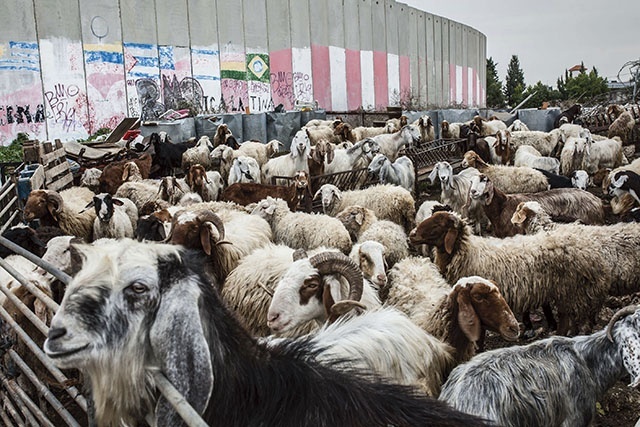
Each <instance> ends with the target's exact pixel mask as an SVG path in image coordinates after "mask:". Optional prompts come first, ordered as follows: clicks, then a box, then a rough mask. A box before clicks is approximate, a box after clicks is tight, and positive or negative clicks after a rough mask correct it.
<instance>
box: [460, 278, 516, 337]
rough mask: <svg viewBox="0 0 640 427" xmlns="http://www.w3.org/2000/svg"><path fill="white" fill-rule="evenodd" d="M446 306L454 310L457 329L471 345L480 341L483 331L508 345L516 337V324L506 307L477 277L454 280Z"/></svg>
mask: <svg viewBox="0 0 640 427" xmlns="http://www.w3.org/2000/svg"><path fill="white" fill-rule="evenodd" d="M449 303H450V304H452V305H453V307H454V315H457V321H458V325H459V327H460V329H462V332H464V334H465V336H466V337H467V338H468V339H469V340H470V341H471V342H473V343H477V342H478V341H480V340H481V339H482V335H483V333H484V329H485V328H486V329H488V330H490V331H493V332H497V333H499V334H500V335H501V336H502V337H503V338H504V339H506V340H508V341H515V340H517V339H518V337H519V336H520V327H519V326H518V321H517V320H516V318H515V316H514V315H513V312H512V311H511V308H510V307H509V304H507V302H506V301H505V299H504V297H503V296H502V294H501V293H500V290H499V289H498V287H497V286H496V284H495V283H494V282H492V281H490V280H487V279H484V278H482V277H479V276H472V277H465V278H462V279H460V280H458V282H457V283H456V284H455V285H454V286H453V288H452V289H451V293H450V294H449ZM455 307H457V310H456V309H455Z"/></svg>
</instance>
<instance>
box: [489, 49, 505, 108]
mask: <svg viewBox="0 0 640 427" xmlns="http://www.w3.org/2000/svg"><path fill="white" fill-rule="evenodd" d="M497 65H498V64H496V63H495V62H493V58H489V59H487V107H490V108H502V107H504V95H503V94H502V82H501V81H500V78H499V77H498V71H497V70H496V67H497Z"/></svg>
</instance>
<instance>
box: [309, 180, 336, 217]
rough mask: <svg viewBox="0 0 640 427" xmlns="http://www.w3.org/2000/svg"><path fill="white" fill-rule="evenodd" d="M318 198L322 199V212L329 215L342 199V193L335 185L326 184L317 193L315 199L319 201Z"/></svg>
mask: <svg viewBox="0 0 640 427" xmlns="http://www.w3.org/2000/svg"><path fill="white" fill-rule="evenodd" d="M318 196H320V197H321V201H322V210H323V211H324V213H325V214H327V213H328V212H331V211H332V210H333V207H334V205H335V204H336V203H337V201H338V200H340V199H341V198H342V192H341V191H340V189H339V188H338V187H336V186H335V185H333V184H324V185H323V186H322V187H320V189H319V190H318V191H316V194H314V196H313V199H314V200H315V199H317V198H318Z"/></svg>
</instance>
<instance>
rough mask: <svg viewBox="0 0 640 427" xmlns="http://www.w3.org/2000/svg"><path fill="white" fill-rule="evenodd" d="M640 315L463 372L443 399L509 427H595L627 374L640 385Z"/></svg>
mask: <svg viewBox="0 0 640 427" xmlns="http://www.w3.org/2000/svg"><path fill="white" fill-rule="evenodd" d="M639 349H640V307H639V306H634V307H626V308H624V309H622V310H620V311H618V312H617V313H616V314H615V315H614V316H613V318H612V319H611V321H610V322H609V326H608V327H607V329H606V330H601V331H599V332H596V333H594V334H592V335H583V336H577V337H573V338H566V337H558V336H556V337H552V338H547V339H544V340H540V341H537V342H534V343H532V344H529V345H526V346H513V347H508V348H501V349H498V350H493V351H488V352H486V353H482V354H479V355H478V356H476V357H474V358H473V359H471V361H469V362H468V363H465V364H463V365H459V366H458V367H457V368H455V369H454V370H453V371H452V373H451V375H450V376H449V379H448V380H447V382H446V383H445V384H444V386H443V387H442V393H441V394H440V399H441V400H444V401H445V402H447V403H449V404H451V405H453V406H454V407H455V408H457V409H460V410H461V411H464V412H468V413H470V414H476V415H479V416H482V417H486V418H488V419H490V420H492V421H494V422H496V423H497V424H498V425H505V426H507V425H508V426H514V427H517V426H587V425H590V423H591V420H593V418H594V416H595V412H596V402H597V401H598V400H599V399H600V398H601V397H602V396H603V395H604V393H605V392H606V391H607V389H609V388H610V387H611V386H612V385H613V384H614V383H615V382H616V381H617V380H619V379H621V378H623V377H624V376H625V375H626V374H627V373H628V374H630V375H631V383H630V384H629V385H630V386H633V387H637V386H638V385H639V384H640V351H639Z"/></svg>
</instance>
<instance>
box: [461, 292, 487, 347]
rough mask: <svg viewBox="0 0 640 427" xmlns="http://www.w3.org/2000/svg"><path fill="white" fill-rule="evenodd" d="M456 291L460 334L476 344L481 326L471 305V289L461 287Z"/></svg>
mask: <svg viewBox="0 0 640 427" xmlns="http://www.w3.org/2000/svg"><path fill="white" fill-rule="evenodd" d="M455 289H457V291H458V295H457V296H456V302H457V303H458V324H459V325H460V329H462V332H464V334H465V335H466V336H467V338H469V341H471V342H473V343H477V342H478V341H479V340H480V338H481V337H480V334H481V333H482V324H481V322H480V318H479V317H478V315H477V314H476V310H475V309H474V308H473V304H472V303H471V289H470V288H468V287H463V286H460V285H458V286H456V287H455Z"/></svg>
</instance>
